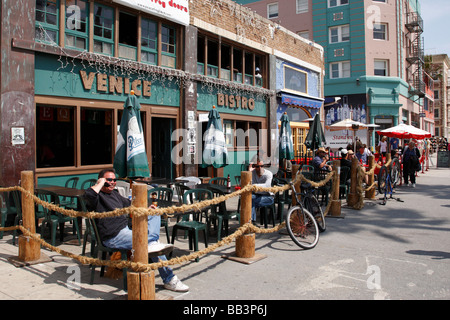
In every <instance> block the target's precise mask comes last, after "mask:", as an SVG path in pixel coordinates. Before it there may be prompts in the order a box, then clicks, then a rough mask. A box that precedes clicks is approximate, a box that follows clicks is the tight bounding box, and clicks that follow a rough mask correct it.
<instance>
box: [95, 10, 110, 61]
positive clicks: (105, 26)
mask: <svg viewBox="0 0 450 320" xmlns="http://www.w3.org/2000/svg"><path fill="white" fill-rule="evenodd" d="M94 52H95V53H102V54H106V55H109V56H112V55H114V9H113V8H111V7H107V6H104V5H101V4H98V3H95V4H94Z"/></svg>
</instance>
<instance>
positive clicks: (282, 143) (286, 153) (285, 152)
mask: <svg viewBox="0 0 450 320" xmlns="http://www.w3.org/2000/svg"><path fill="white" fill-rule="evenodd" d="M278 157H279V158H278V160H279V161H280V163H281V161H282V160H283V159H286V160H292V159H294V143H293V142H292V131H291V124H290V122H289V117H288V115H287V113H286V112H285V113H283V115H282V116H281V127H280V140H279V144H278Z"/></svg>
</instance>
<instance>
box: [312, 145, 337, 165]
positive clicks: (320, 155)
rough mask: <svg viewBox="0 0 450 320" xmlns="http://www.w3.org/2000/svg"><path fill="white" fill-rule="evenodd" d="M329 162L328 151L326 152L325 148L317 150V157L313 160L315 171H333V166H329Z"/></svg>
mask: <svg viewBox="0 0 450 320" xmlns="http://www.w3.org/2000/svg"><path fill="white" fill-rule="evenodd" d="M328 160H329V157H328V154H327V150H325V148H323V147H321V148H319V149H317V152H316V156H315V157H314V159H313V160H312V165H313V167H314V170H316V171H319V170H322V171H331V169H332V168H331V166H330V165H328V164H327V161H328Z"/></svg>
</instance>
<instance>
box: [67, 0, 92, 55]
mask: <svg viewBox="0 0 450 320" xmlns="http://www.w3.org/2000/svg"><path fill="white" fill-rule="evenodd" d="M65 25H66V28H65V35H64V46H65V47H66V48H72V49H78V50H86V51H87V50H88V49H89V2H88V1H86V0H66V24H65Z"/></svg>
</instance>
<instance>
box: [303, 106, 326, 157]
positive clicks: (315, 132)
mask: <svg viewBox="0 0 450 320" xmlns="http://www.w3.org/2000/svg"><path fill="white" fill-rule="evenodd" d="M325 143H326V140H325V134H324V133H323V128H322V124H321V123H320V116H319V113H317V114H316V115H315V116H314V120H313V122H312V125H311V128H309V132H308V134H307V135H306V138H305V145H306V147H307V148H308V149H311V150H316V149H317V148H320V147H323V146H325Z"/></svg>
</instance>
